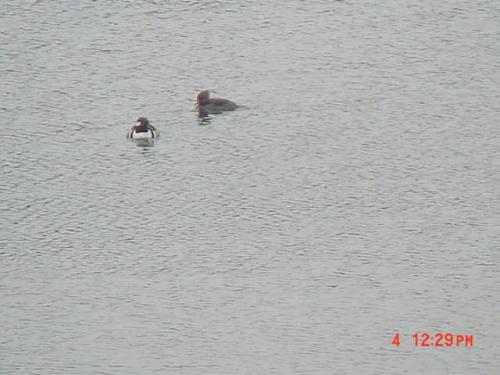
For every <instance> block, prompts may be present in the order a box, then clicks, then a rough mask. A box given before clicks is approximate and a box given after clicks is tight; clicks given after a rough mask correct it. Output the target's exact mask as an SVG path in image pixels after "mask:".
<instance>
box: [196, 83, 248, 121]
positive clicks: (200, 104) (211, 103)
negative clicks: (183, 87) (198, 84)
mask: <svg viewBox="0 0 500 375" xmlns="http://www.w3.org/2000/svg"><path fill="white" fill-rule="evenodd" d="M196 102H197V103H196V106H197V108H198V115H199V116H200V117H202V116H206V115H208V114H209V113H221V112H224V111H234V110H235V109H236V108H238V105H237V104H236V103H234V102H232V101H230V100H227V99H218V98H213V99H211V98H210V92H209V91H208V90H204V91H201V92H200V93H199V94H198V96H197V97H196Z"/></svg>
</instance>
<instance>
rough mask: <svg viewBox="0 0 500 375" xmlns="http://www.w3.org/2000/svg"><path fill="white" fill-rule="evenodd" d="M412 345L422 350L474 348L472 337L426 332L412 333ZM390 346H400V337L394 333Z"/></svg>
mask: <svg viewBox="0 0 500 375" xmlns="http://www.w3.org/2000/svg"><path fill="white" fill-rule="evenodd" d="M411 337H412V339H413V340H411V341H412V342H413V345H415V346H417V347H423V348H439V347H448V348H449V347H472V346H474V336H473V335H456V334H453V333H449V332H448V333H442V332H437V333H434V334H429V333H427V332H423V333H413V334H412V335H411ZM392 345H394V346H398V347H399V345H401V335H400V333H399V332H396V333H395V334H394V336H393V338H392Z"/></svg>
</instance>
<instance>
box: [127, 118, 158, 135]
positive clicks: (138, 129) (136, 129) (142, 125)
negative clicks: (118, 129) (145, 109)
mask: <svg viewBox="0 0 500 375" xmlns="http://www.w3.org/2000/svg"><path fill="white" fill-rule="evenodd" d="M135 121H136V124H135V125H134V126H133V127H132V129H130V130H129V132H128V133H127V138H128V139H156V138H158V137H159V136H160V133H159V132H158V130H156V128H155V127H154V126H153V125H151V124H150V123H149V120H148V119H147V118H146V117H139V118H138V119H137V120H135Z"/></svg>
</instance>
